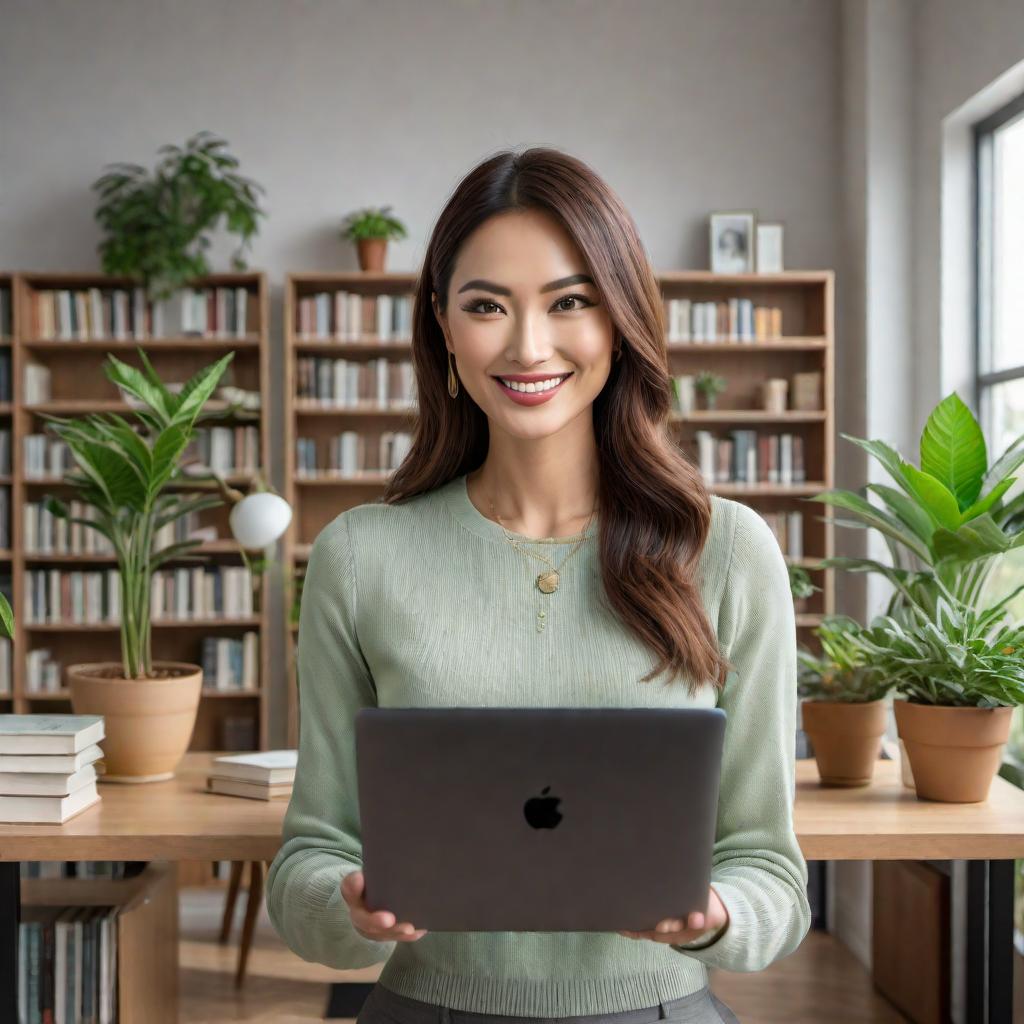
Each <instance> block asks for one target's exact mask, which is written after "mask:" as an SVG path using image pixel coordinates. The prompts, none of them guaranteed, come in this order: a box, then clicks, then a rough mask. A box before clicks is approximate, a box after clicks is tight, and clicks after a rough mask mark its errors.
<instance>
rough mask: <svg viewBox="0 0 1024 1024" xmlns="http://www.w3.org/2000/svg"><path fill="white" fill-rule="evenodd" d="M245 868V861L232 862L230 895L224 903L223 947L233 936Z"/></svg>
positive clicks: (220, 940)
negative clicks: (232, 930) (240, 886)
mask: <svg viewBox="0 0 1024 1024" xmlns="http://www.w3.org/2000/svg"><path fill="white" fill-rule="evenodd" d="M244 867H245V863H244V861H240V860H233V861H232V862H231V878H230V879H229V881H228V895H227V899H226V900H225V902H224V917H223V918H222V919H221V922H220V939H219V940H218V941H219V942H220V944H221V945H224V943H225V942H227V941H228V939H229V938H230V936H231V925H232V923H233V922H234V919H235V902H236V901H237V899H238V883H239V882H241V880H242V869H243V868H244Z"/></svg>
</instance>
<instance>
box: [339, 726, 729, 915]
mask: <svg viewBox="0 0 1024 1024" xmlns="http://www.w3.org/2000/svg"><path fill="white" fill-rule="evenodd" d="M725 720H726V714H725V711H724V710H722V709H721V708H475V707H473V708H470V707H462V708H362V709H360V710H359V711H358V712H356V717H355V723H356V757H357V770H358V794H359V809H360V822H361V830H362V843H363V873H364V877H365V881H366V890H365V895H366V902H367V905H368V906H370V907H371V908H373V909H385V910H389V911H392V912H393V913H394V914H396V915H397V918H398V920H399V921H411V922H412V924H413V925H414V926H415V927H417V928H427V929H429V930H432V931H613V930H646V929H650V928H653V927H654V926H655V925H656V924H657V923H658V921H660V920H662V919H663V918H665V917H685V915H686V914H688V913H689V912H690V911H694V910H699V911H701V912H704V911H706V910H707V902H708V891H709V884H710V877H711V854H712V849H713V846H714V838H715V825H716V818H717V808H718V790H719V781H720V773H721V757H722V744H723V740H724V733H725Z"/></svg>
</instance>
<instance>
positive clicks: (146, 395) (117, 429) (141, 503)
mask: <svg viewBox="0 0 1024 1024" xmlns="http://www.w3.org/2000/svg"><path fill="white" fill-rule="evenodd" d="M137 351H138V354H139V357H140V358H141V360H142V362H143V365H144V368H145V372H142V371H140V370H138V369H136V368H135V367H133V366H130V365H129V364H127V363H125V362H122V361H121V360H120V359H118V358H117V357H116V356H114V355H113V354H108V356H107V363H106V364H105V366H104V371H105V373H106V375H107V377H108V378H109V379H110V380H111V381H112V382H113V383H114V384H116V385H117V386H118V387H119V388H122V389H124V390H125V391H127V392H128V393H130V394H132V395H134V396H135V397H136V398H137V399H140V400H141V403H142V405H141V407H139V408H133V409H132V410H131V411H132V413H133V415H134V416H135V417H136V418H137V419H138V428H139V429H135V427H133V425H132V424H131V423H129V422H128V421H127V420H125V419H124V417H122V416H120V415H118V414H116V413H110V414H107V413H103V414H99V413H95V414H90V415H87V416H83V417H76V418H65V417H61V416H53V415H49V414H47V415H45V416H44V419H46V420H47V421H49V422H50V423H51V424H52V425H53V428H52V429H53V431H54V433H55V434H56V435H57V436H58V437H60V438H61V439H62V440H63V441H64V442H66V444H67V445H68V448H69V449H70V451H71V454H72V456H73V458H74V460H75V462H76V463H77V464H78V467H79V469H80V472H75V471H69V472H68V473H66V474H65V476H64V482H65V483H68V484H71V485H73V486H74V487H75V489H76V491H77V496H78V497H79V498H80V499H81V500H82V501H83V502H84V503H85V504H86V505H88V506H90V507H91V509H92V510H94V511H95V513H96V515H95V517H94V518H81V517H76V516H71V515H70V514H69V511H68V508H67V506H66V505H65V503H64V502H62V501H60V500H59V499H57V498H55V497H53V496H52V495H47V496H46V507H47V509H48V510H49V511H50V512H51V513H52V514H53V515H55V516H58V517H59V518H62V519H67V520H68V521H69V522H71V523H80V524H81V525H82V526H86V527H89V528H90V529H94V530H97V531H98V532H99V533H101V534H102V535H103V536H104V537H106V538H107V540H108V541H110V543H111V544H112V545H113V548H114V552H115V555H116V558H117V570H118V579H119V607H120V618H121V625H120V635H121V661H115V662H95V663H81V664H75V665H70V666H68V667H67V670H66V675H67V683H68V688H69V690H70V695H71V703H72V706H73V708H74V711H75V713H76V714H97V715H102V716H103V717H104V721H105V731H106V737H105V739H104V740H103V754H104V758H103V760H104V766H105V773H104V780H105V781H117V782H157V781H162V780H164V779H169V778H171V777H173V775H174V770H175V768H176V767H177V765H178V762H179V761H180V760H181V758H182V756H183V755H184V753H185V751H186V750H187V749H188V744H189V740H190V738H191V736H192V730H193V727H194V725H195V717H196V710H197V708H198V704H199V696H200V690H201V686H202V681H203V671H202V667H201V666H200V665H197V664H191V663H187V662H176V661H154V660H153V657H152V651H151V631H152V624H151V621H150V594H151V583H152V576H153V572H154V571H155V570H156V569H157V568H158V567H159V566H160V565H162V564H163V563H164V562H167V561H168V560H170V559H172V558H174V559H182V558H186V557H188V556H187V552H188V551H189V550H190V549H191V548H193V547H194V546H195V545H197V544H199V543H201V541H199V540H196V539H191V540H185V541H180V542H177V543H174V544H170V545H168V546H167V547H164V548H162V549H160V550H154V538H155V535H156V532H157V531H158V530H159V529H160V528H161V527H163V526H164V525H166V524H168V523H171V522H174V521H175V520H177V519H178V518H180V517H181V516H183V515H186V514H188V513H189V512H193V511H198V510H200V509H205V508H213V507H216V506H219V505H220V504H221V500H220V498H219V497H217V496H216V495H213V494H199V495H197V494H196V493H194V492H193V493H190V492H189V491H188V490H187V489H185V490H179V489H174V490H172V489H171V486H170V485H172V484H174V483H176V482H180V481H182V480H183V479H185V478H183V476H182V474H181V472H180V471H181V465H180V459H181V456H182V453H184V452H185V450H186V449H187V448H188V446H189V444H190V442H191V441H192V437H193V431H194V427H195V424H196V422H197V421H198V420H199V419H200V418H201V417H202V415H203V405H204V403H205V402H206V401H207V399H208V398H209V397H210V394H211V393H212V392H213V390H214V388H216V386H217V383H218V381H219V380H220V377H221V374H222V373H223V372H224V370H225V368H226V367H227V365H228V363H229V362H230V361H231V359H232V358H233V356H234V353H233V352H229V353H227V354H226V355H225V356H224V357H223V358H221V359H220V360H218V361H217V362H216V363H213V364H212V365H210V366H207V367H205V368H204V369H202V370H200V371H199V372H198V373H196V374H195V376H194V377H192V378H191V379H190V380H189V381H187V382H186V383H185V385H184V386H183V387H182V388H181V390H180V391H179V392H178V393H173V392H171V391H169V390H168V389H167V388H166V387H165V386H164V385H163V383H162V382H161V381H160V378H159V377H158V376H157V374H156V372H155V371H154V370H153V367H152V365H151V364H150V362H149V360H148V358H147V357H146V353H145V352H144V351H143V350H142V349H138V350H137Z"/></svg>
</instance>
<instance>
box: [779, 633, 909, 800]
mask: <svg viewBox="0 0 1024 1024" xmlns="http://www.w3.org/2000/svg"><path fill="white" fill-rule="evenodd" d="M861 628H862V627H861V625H860V623H858V622H856V621H855V620H854V619H852V618H850V617H849V616H846V615H826V616H825V617H824V618H823V619H822V621H821V623H820V624H819V625H818V626H816V627H815V629H814V630H813V632H814V634H815V636H817V637H818V639H819V640H820V641H821V647H822V653H821V654H820V655H819V654H815V653H813V652H811V651H809V650H807V649H806V648H805V647H802V646H801V647H800V648H798V650H797V663H798V667H797V693H798V695H799V696H800V697H801V698H802V700H801V703H800V715H801V721H802V726H803V730H804V732H806V733H807V735H808V736H809V737H810V740H811V743H812V745H813V747H814V758H815V761H816V762H817V765H818V775H819V777H820V779H821V783H822V785H825V786H866V785H868V784H869V783H870V782H871V777H872V775H873V774H874V771H875V762H876V761H877V760H878V753H879V749H880V747H881V743H882V736H883V735H884V733H885V722H886V715H887V705H886V700H885V696H886V693H887V692H888V690H889V688H890V685H891V684H890V682H889V681H888V680H887V679H886V678H885V676H884V675H883V674H882V673H880V672H879V671H878V670H877V669H876V667H875V666H874V665H872V664H871V663H870V662H869V660H868V659H867V657H866V656H865V654H864V652H863V649H862V648H861V647H859V646H858V645H857V643H856V638H857V636H858V634H859V633H860V631H861Z"/></svg>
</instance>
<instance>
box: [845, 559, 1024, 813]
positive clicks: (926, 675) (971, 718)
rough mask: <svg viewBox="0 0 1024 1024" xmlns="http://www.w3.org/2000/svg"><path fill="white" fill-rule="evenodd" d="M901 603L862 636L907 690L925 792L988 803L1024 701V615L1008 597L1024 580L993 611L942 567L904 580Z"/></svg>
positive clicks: (863, 648)
mask: <svg viewBox="0 0 1024 1024" xmlns="http://www.w3.org/2000/svg"><path fill="white" fill-rule="evenodd" d="M898 587H899V590H900V592H901V594H902V595H903V598H904V600H903V602H902V603H901V605H900V606H899V608H898V609H897V610H896V611H895V612H893V613H891V614H886V615H879V616H876V617H875V618H874V619H873V620H872V622H871V625H870V626H869V627H867V628H866V629H863V630H861V631H860V632H859V633H858V634H857V635H856V637H855V638H854V642H855V644H856V645H857V647H858V648H859V650H860V652H861V654H862V656H863V657H865V658H867V659H869V661H870V663H871V664H872V665H873V666H874V667H875V668H876V669H877V671H878V672H879V673H881V674H882V675H883V676H884V677H885V678H886V679H887V681H888V682H889V683H890V684H891V685H892V686H893V687H894V688H895V689H897V690H898V691H899V692H900V693H901V694H902V695H903V697H902V699H898V700H895V701H894V702H893V710H894V712H895V714H896V726H897V729H898V731H899V734H900V738H901V739H902V741H903V745H904V748H905V751H906V754H907V755H908V756H909V759H910V764H911V768H912V771H913V780H914V787H915V789H916V791H917V795H918V797H921V798H923V799H926V800H942V801H947V802H953V803H975V802H978V801H981V800H985V799H986V797H987V796H988V791H989V788H990V786H991V783H992V777H993V776H994V775H995V773H996V771H997V770H998V768H999V763H1000V757H1001V754H1002V750H1003V747H1004V746H1005V744H1006V741H1007V739H1008V737H1009V731H1010V718H1011V715H1012V712H1013V709H1014V707H1016V706H1017V705H1018V704H1022V703H1024V657H1022V652H1024V622H1020V621H1014V620H1012V619H1010V617H1009V615H1008V610H1007V607H1006V606H1007V604H1008V603H1009V602H1010V601H1011V600H1012V599H1013V598H1014V597H1015V596H1016V595H1017V594H1018V593H1020V592H1021V591H1022V590H1024V583H1022V584H1021V585H1020V586H1019V587H1017V588H1016V589H1015V590H1013V591H1011V592H1010V593H1008V594H1007V595H1006V596H1005V597H1003V598H1002V599H1001V600H999V601H996V602H995V603H994V604H991V605H988V606H986V607H983V608H980V609H979V608H975V607H973V606H971V605H968V604H966V603H965V602H963V601H961V600H960V599H959V598H957V596H956V595H955V594H954V593H953V591H952V590H951V589H950V588H949V587H947V586H946V585H945V584H944V583H943V581H942V580H941V579H940V578H939V577H938V576H936V575H935V574H933V573H919V574H915V575H913V576H911V577H908V578H906V579H904V580H900V581H898Z"/></svg>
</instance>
